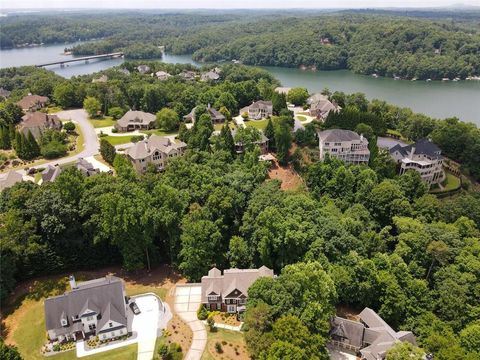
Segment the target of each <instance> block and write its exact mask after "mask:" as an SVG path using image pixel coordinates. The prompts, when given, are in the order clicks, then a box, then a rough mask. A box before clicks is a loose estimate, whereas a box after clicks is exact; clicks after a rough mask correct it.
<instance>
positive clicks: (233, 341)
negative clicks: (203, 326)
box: [202, 328, 250, 360]
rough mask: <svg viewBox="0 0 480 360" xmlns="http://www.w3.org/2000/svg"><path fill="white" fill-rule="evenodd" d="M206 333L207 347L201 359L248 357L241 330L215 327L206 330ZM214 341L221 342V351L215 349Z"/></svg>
mask: <svg viewBox="0 0 480 360" xmlns="http://www.w3.org/2000/svg"><path fill="white" fill-rule="evenodd" d="M207 334H208V341H207V347H206V349H205V352H204V353H203V356H202V360H217V359H218V360H220V359H224V360H229V359H232V360H233V359H240V360H247V359H250V356H249V354H248V351H247V346H246V344H245V339H244V337H243V333H242V332H240V331H230V330H224V329H218V328H217V331H215V332H211V331H207ZM216 343H220V344H221V352H218V351H217V349H216V347H215V344H216Z"/></svg>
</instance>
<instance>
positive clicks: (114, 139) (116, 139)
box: [100, 135, 135, 145]
mask: <svg viewBox="0 0 480 360" xmlns="http://www.w3.org/2000/svg"><path fill="white" fill-rule="evenodd" d="M132 136H135V135H125V136H103V137H101V138H100V139H105V140H107V141H108V142H109V143H110V144H112V145H121V144H128V143H130V142H132Z"/></svg>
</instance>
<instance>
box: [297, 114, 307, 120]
mask: <svg viewBox="0 0 480 360" xmlns="http://www.w3.org/2000/svg"><path fill="white" fill-rule="evenodd" d="M297 119H298V120H299V121H305V120H307V118H306V117H305V116H303V115H297Z"/></svg>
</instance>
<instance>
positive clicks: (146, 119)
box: [117, 110, 156, 127]
mask: <svg viewBox="0 0 480 360" xmlns="http://www.w3.org/2000/svg"><path fill="white" fill-rule="evenodd" d="M155 120H156V117H155V115H154V114H150V113H147V112H143V111H134V110H129V111H127V112H126V113H125V115H123V116H122V118H121V119H119V120H118V121H117V124H118V125H119V126H121V127H127V126H128V125H129V124H142V125H150V124H151V123H152V122H154V121H155Z"/></svg>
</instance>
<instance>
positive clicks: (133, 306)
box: [130, 302, 141, 315]
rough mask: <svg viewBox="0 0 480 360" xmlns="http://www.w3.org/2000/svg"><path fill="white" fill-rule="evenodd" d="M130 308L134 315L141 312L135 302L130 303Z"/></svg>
mask: <svg viewBox="0 0 480 360" xmlns="http://www.w3.org/2000/svg"><path fill="white" fill-rule="evenodd" d="M130 309H132V311H133V313H134V314H135V315H138V314H140V313H141V311H140V309H139V308H138V305H137V304H136V303H135V302H131V303H130Z"/></svg>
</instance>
